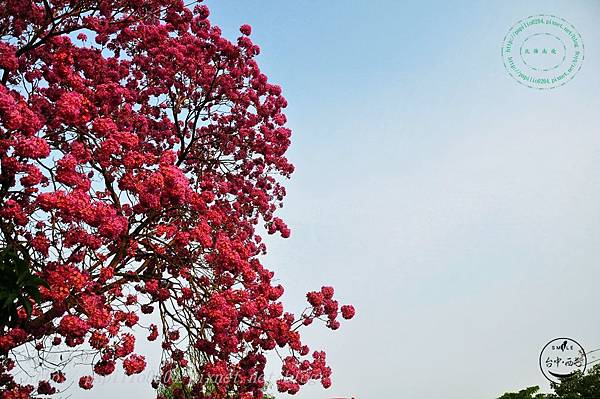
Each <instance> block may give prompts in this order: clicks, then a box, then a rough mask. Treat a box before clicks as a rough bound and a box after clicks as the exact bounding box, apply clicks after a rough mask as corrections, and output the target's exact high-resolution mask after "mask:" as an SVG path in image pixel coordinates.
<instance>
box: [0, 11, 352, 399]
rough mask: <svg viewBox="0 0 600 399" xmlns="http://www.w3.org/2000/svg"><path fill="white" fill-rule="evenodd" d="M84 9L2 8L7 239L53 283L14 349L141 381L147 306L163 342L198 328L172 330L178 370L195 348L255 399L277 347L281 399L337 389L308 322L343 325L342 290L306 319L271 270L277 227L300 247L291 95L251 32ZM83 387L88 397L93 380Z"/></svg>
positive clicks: (161, 14) (168, 365)
mask: <svg viewBox="0 0 600 399" xmlns="http://www.w3.org/2000/svg"><path fill="white" fill-rule="evenodd" d="M72 3H73V2H68V1H63V0H48V1H44V2H42V1H33V0H6V1H4V3H3V6H2V7H1V8H0V30H2V32H3V38H4V39H3V40H4V41H3V42H1V43H0V69H1V70H0V82H1V84H0V158H1V170H2V174H1V177H0V218H1V220H2V224H3V226H10V228H5V229H3V230H2V231H3V233H2V234H3V235H4V234H8V235H9V236H8V237H7V236H3V237H2V239H3V242H10V243H11V245H13V246H15V247H16V248H17V252H18V253H27V255H28V256H27V258H28V259H32V260H34V261H32V262H30V264H29V267H30V269H31V270H32V272H33V273H35V274H37V275H39V276H40V277H41V278H42V279H44V280H45V281H46V282H47V283H48V284H49V288H46V287H41V288H40V291H41V296H42V303H41V304H35V305H34V306H33V310H32V317H31V319H28V318H27V315H26V313H25V312H22V311H21V312H20V313H19V314H21V315H25V316H23V317H22V318H21V319H20V320H19V323H18V325H19V327H18V328H17V327H13V328H8V327H7V326H0V327H2V328H0V331H7V332H6V333H4V334H0V349H2V351H3V352H8V351H9V350H13V349H14V350H19V347H20V346H21V345H24V344H25V343H27V342H31V341H36V342H44V343H47V344H44V345H47V346H51V345H50V344H52V343H53V344H54V345H56V346H58V345H63V343H64V344H65V345H66V346H67V347H68V348H74V349H73V350H77V347H79V346H81V345H84V344H85V345H86V346H85V348H87V344H89V345H90V346H91V348H93V349H94V350H95V351H97V355H98V356H97V357H96V363H95V364H94V365H93V369H94V371H95V373H96V374H99V375H109V374H111V373H113V372H114V370H115V369H117V367H116V366H117V365H119V364H121V365H122V367H123V368H124V370H125V373H126V374H127V375H131V374H137V373H140V372H142V371H143V370H144V368H145V367H146V362H145V359H144V357H143V356H141V355H139V354H135V353H133V351H134V348H135V339H136V338H135V337H134V335H133V334H132V331H134V328H137V329H138V330H139V329H141V328H144V327H142V326H140V325H139V324H138V322H139V315H140V313H145V314H154V315H155V320H160V321H161V325H160V326H157V325H154V324H151V325H150V326H148V327H146V328H147V330H148V331H147V333H145V334H143V336H147V338H148V339H149V340H151V341H153V340H156V339H158V338H159V333H160V334H161V335H162V332H163V331H167V332H170V331H178V330H181V331H185V334H186V335H185V339H180V338H179V336H178V334H175V333H172V334H167V336H161V337H160V339H161V343H160V345H161V347H162V348H163V350H164V351H165V355H166V356H165V357H164V358H165V359H166V361H165V363H164V364H162V370H163V373H164V374H165V375H166V374H168V373H169V372H170V370H171V369H173V368H174V367H176V365H177V364H186V362H185V359H182V356H181V355H180V354H181V353H182V352H181V351H182V350H183V351H185V350H186V349H187V347H186V343H187V342H189V343H190V344H191V345H193V346H194V347H195V348H196V349H197V350H198V351H200V352H201V353H202V354H203V355H205V357H206V358H208V359H213V360H211V361H209V362H208V363H207V364H206V365H204V369H205V373H208V374H211V373H212V374H211V375H212V376H231V375H235V378H236V384H235V385H236V387H238V390H239V392H237V393H238V394H239V395H240V396H243V395H246V394H255V395H257V396H258V395H259V392H261V386H260V385H259V384H256V383H255V381H256V379H257V377H259V376H262V373H263V370H264V368H265V363H266V357H265V356H264V353H265V352H267V351H270V350H273V349H274V348H276V347H281V348H286V350H288V351H289V352H290V356H289V357H287V358H285V361H284V364H283V368H282V373H283V378H282V379H281V380H280V381H279V382H278V383H277V386H278V388H279V390H280V391H282V392H289V393H294V392H296V391H298V390H299V387H300V385H301V384H304V383H306V382H307V381H308V380H320V381H321V383H322V384H323V386H325V387H328V386H329V385H330V384H331V380H330V376H331V370H330V368H329V367H327V365H326V363H325V353H324V352H318V351H317V352H313V354H312V357H310V349H309V347H308V346H306V345H304V343H303V342H302V340H301V337H300V334H299V333H298V331H297V328H296V327H299V326H300V325H302V324H309V322H310V321H312V320H318V319H319V318H320V317H321V316H323V318H324V319H325V320H326V323H327V325H328V327H330V328H331V329H337V328H338V327H339V321H338V320H337V319H338V316H339V315H340V310H339V306H338V302H337V301H336V300H334V299H333V294H334V291H333V288H331V287H323V288H322V289H321V290H320V291H318V292H313V293H310V294H309V295H308V301H309V303H310V305H311V306H310V307H309V309H308V310H307V311H306V312H305V313H304V314H302V315H299V316H295V315H292V314H291V313H288V312H286V311H285V309H284V306H283V304H282V303H281V301H280V298H281V296H282V294H283V287H281V286H280V285H276V284H274V283H273V277H274V273H273V272H271V271H269V270H268V269H266V268H265V267H264V266H263V265H262V264H261V262H260V260H259V256H260V255H262V254H264V253H265V252H266V246H265V244H264V243H263V242H262V239H261V237H260V236H259V233H260V232H261V231H263V230H262V228H263V227H264V228H265V229H266V231H267V232H268V233H269V234H280V235H281V236H282V237H289V236H290V229H289V228H288V227H287V225H286V224H285V222H284V221H283V220H282V219H280V218H279V217H277V216H276V210H277V209H278V208H279V207H280V206H281V204H282V201H283V198H284V196H285V188H284V187H283V186H282V184H281V181H282V179H284V178H288V177H289V176H290V175H291V173H292V172H293V170H294V167H293V166H292V165H291V164H290V162H289V161H288V160H287V158H286V157H285V153H286V150H287V149H288V146H289V145H290V137H291V131H290V130H289V129H288V128H286V127H285V126H284V125H285V123H286V117H285V115H284V114H283V110H284V108H285V107H286V106H287V101H286V99H285V98H284V97H283V96H282V90H281V88H280V87H279V86H277V85H274V84H272V83H270V82H269V81H268V79H267V77H266V76H265V75H264V74H262V73H261V72H260V69H259V67H258V65H257V63H256V60H255V59H254V57H255V56H256V55H257V54H258V53H259V48H258V46H257V45H255V44H254V43H253V42H252V40H251V39H250V38H249V37H248V35H250V34H251V28H250V26H248V25H243V26H242V27H241V28H240V31H241V33H242V36H240V37H239V38H238V39H237V41H236V42H230V41H229V40H227V39H225V38H224V37H222V36H221V30H220V29H219V27H217V26H214V25H212V24H211V23H210V22H209V20H208V19H207V18H208V16H209V10H208V8H207V7H206V6H204V5H202V6H197V7H195V8H194V9H193V10H190V9H188V8H186V7H185V6H184V3H183V1H181V0H149V1H128V0H117V1H102V2H97V1H88V2H79V3H81V4H79V3H77V4H78V7H77V8H76V9H74V8H72V7H71V4H72ZM84 29H85V31H86V33H87V35H86V34H84V33H83V32H82V30H84ZM341 313H342V316H343V317H344V318H350V317H352V316H353V315H354V311H353V308H352V310H351V309H350V308H349V307H342V308H341ZM159 314H160V316H161V317H160V318H159V317H158V315H159ZM306 320H308V321H306ZM54 326H57V328H54ZM4 327H7V328H6V329H5V328H4ZM45 337H50V338H51V339H49V340H44V339H43V338H45ZM68 348H66V349H68ZM157 348H158V344H157ZM40 349H41V350H44V349H48V348H45V347H41V348H40ZM60 349H61V350H64V349H65V348H63V347H61V348H60ZM56 350H58V348H57V349H56ZM67 355H68V354H66V355H65V356H67ZM307 356H308V357H307ZM36 359H37V358H36ZM224 359H226V360H224ZM10 362H11V359H9V358H8V357H6V356H3V357H0V379H2V381H4V382H3V385H2V386H1V387H0V396H2V395H4V396H2V397H10V395H8V393H9V392H15V395H17V394H20V393H21V392H32V390H33V386H20V385H19V384H18V383H16V382H15V381H14V380H13V377H12V374H11V368H10V367H9V366H8V365H9V364H10ZM64 378H65V377H64V375H62V374H53V377H52V380H53V382H62V381H64ZM74 378H76V376H74ZM164 381H170V380H169V379H168V378H166V379H165V380H164ZM194 382H195V381H192V382H191V383H190V384H193V383H194ZM79 385H80V387H82V388H83V389H91V388H92V386H93V377H92V376H84V377H81V378H80V380H79ZM52 389H53V388H52V387H51V386H50V385H49V382H46V381H44V382H43V383H41V384H40V385H38V390H40V392H50V391H52ZM199 389H200V390H201V387H198V386H196V387H195V388H194V390H195V391H198V390H199ZM7 395H8V396H7ZM11 395H12V394H11ZM219 395H220V396H219ZM224 395H225V393H224V392H219V393H215V394H214V395H213V397H214V398H215V399H217V398H220V397H224ZM243 397H246V396H243Z"/></svg>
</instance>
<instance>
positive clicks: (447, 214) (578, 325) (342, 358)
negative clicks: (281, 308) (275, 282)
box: [75, 0, 600, 399]
mask: <svg viewBox="0 0 600 399" xmlns="http://www.w3.org/2000/svg"><path fill="white" fill-rule="evenodd" d="M206 4H208V5H209V7H210V8H211V12H212V14H211V17H210V19H211V21H212V22H213V23H215V24H217V25H219V26H221V27H222V29H223V31H224V34H225V36H227V37H228V38H230V39H232V40H233V39H235V38H236V37H237V36H238V28H239V26H240V25H241V24H243V23H248V24H250V25H252V27H253V34H252V39H253V40H254V41H255V42H256V43H257V44H259V45H260V46H261V49H262V54H261V55H260V57H259V62H260V65H261V68H262V69H263V71H264V72H265V73H266V74H267V75H268V76H269V78H270V80H271V81H272V82H275V83H278V84H281V85H282V87H283V88H284V95H285V96H286V98H287V99H288V102H289V107H288V109H287V116H288V119H289V127H290V128H292V129H293V131H294V136H293V145H292V147H291V149H290V151H289V157H290V159H291V160H292V161H293V163H294V164H295V165H296V172H295V173H294V175H293V178H292V179H291V180H290V181H289V182H288V183H287V187H288V197H287V201H286V207H285V208H284V210H283V211H282V213H281V215H282V216H283V217H284V218H285V220H286V221H287V222H288V224H289V225H290V227H291V228H292V237H291V238H290V239H287V240H283V239H269V244H270V253H269V255H268V256H267V257H266V259H265V264H266V265H268V266H269V267H270V268H271V269H272V270H274V271H276V273H277V276H278V279H279V281H280V282H281V283H282V284H283V285H284V286H285V287H286V294H285V296H284V299H285V301H286V305H287V307H288V310H293V311H300V310H302V309H303V307H304V304H305V294H306V292H307V291H309V290H314V289H318V288H319V287H320V286H321V285H323V284H328V285H329V284H330V285H333V286H334V287H335V288H336V293H337V297H338V299H339V300H340V301H341V302H342V303H352V304H354V305H355V306H356V308H357V316H356V318H355V319H354V320H352V321H350V322H347V323H343V325H342V328H341V329H340V330H338V331H331V330H328V329H326V328H325V327H324V326H319V325H313V326H311V327H310V328H309V329H307V330H305V332H304V340H305V342H306V343H308V344H310V345H311V347H312V348H313V349H324V350H325V351H326V352H327V356H328V360H329V363H330V365H331V367H332V368H333V370H334V374H333V386H332V387H331V388H330V389H329V390H324V389H323V388H321V387H320V386H319V385H311V386H307V387H305V388H304V389H303V390H302V391H301V392H300V393H299V394H298V395H296V397H297V398H299V399H318V398H324V399H325V398H332V397H355V398H357V399H375V398H377V399H387V398H390V399H391V398H399V397H401V398H405V399H420V398H426V397H434V398H445V399H482V398H496V397H497V396H500V395H501V394H502V393H504V392H505V391H508V390H517V389H521V388H524V387H526V386H530V385H540V386H542V387H543V389H545V390H547V389H548V383H547V382H546V381H545V379H544V377H543V376H542V374H541V372H540V370H539V367H538V356H539V352H540V350H541V349H542V347H543V346H544V345H545V344H546V342H548V341H550V340H551V339H553V338H555V337H561V336H567V337H571V338H574V339H576V340H577V341H579V343H581V344H582V346H583V347H584V348H585V349H586V350H591V349H597V348H600V314H599V313H598V303H599V302H600V289H599V286H600V267H599V265H598V261H599V259H600V173H599V172H600V128H599V127H598V126H599V125H600V121H599V120H598V119H599V116H600V112H599V111H598V110H599V109H600V75H599V74H598V71H600V59H599V56H600V25H599V24H598V20H599V19H600V1H598V0H579V1H567V0H564V1H549V0H543V1H542V0H539V1H535V0H530V1H527V2H521V1H452V2H445V1H422V0H421V1H396V0H387V1H383V0H381V1H341V0H331V1H301V0H296V1H275V0H273V1H269V0H253V1H248V0H245V1H242V0H237V1H234V0H208V1H207V2H206ZM532 14H554V15H557V16H560V17H563V18H565V19H567V20H568V21H569V22H571V23H572V24H573V25H574V26H575V27H576V28H577V29H578V31H579V32H580V34H581V36H582V38H583V42H584V44H585V61H584V63H583V67H582V69H581V71H580V72H579V73H578V74H577V76H576V77H575V79H574V80H573V81H571V82H569V83H568V84H566V85H565V86H563V87H560V88H558V89H554V90H542V91H539V90H533V89H529V88H526V87H524V86H522V85H520V84H518V83H517V82H516V81H515V80H513V79H512V78H511V77H510V76H509V75H508V74H507V72H506V71H505V70H504V67H503V63H502V58H501V56H500V47H501V42H502V39H503V38H504V35H505V34H506V33H507V31H508V29H509V28H510V27H511V26H512V25H513V24H514V23H515V22H517V21H518V20H520V19H522V18H524V17H527V16H529V15H532ZM151 348H152V349H151ZM148 350H154V351H156V348H154V347H148ZM140 352H143V350H142V351H140ZM150 359H151V356H150ZM278 369H279V364H278V363H277V362H274V364H273V365H272V367H271V369H270V370H271V371H272V372H273V373H275V372H277V371H278ZM271 371H270V372H271ZM275 379H276V378H275V376H273V380H275ZM96 386H97V387H98V389H94V390H93V391H92V392H91V394H90V395H87V396H88V397H97V398H104V397H107V396H109V395H112V396H113V397H125V396H127V395H133V394H135V395H136V396H138V397H151V396H150V394H151V391H150V388H149V386H148V383H147V381H141V382H139V383H133V382H129V383H120V382H114V383H110V384H104V385H102V384H96ZM146 392H147V394H146ZM75 396H76V397H77V396H78V394H77V392H75ZM278 397H280V398H285V397H287V396H286V395H278Z"/></svg>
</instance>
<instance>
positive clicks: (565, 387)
mask: <svg viewBox="0 0 600 399" xmlns="http://www.w3.org/2000/svg"><path fill="white" fill-rule="evenodd" d="M552 388H553V389H554V393H550V394H542V393H538V391H539V390H540V388H539V387H529V388H526V389H523V390H522V391H519V392H517V393H505V394H504V395H502V396H500V397H499V398H498V399H600V364H597V365H595V366H594V367H593V368H592V369H591V370H590V371H589V372H588V373H587V374H585V375H584V374H582V373H577V374H575V375H574V376H573V377H570V378H567V379H565V380H563V381H562V382H561V383H560V384H559V385H553V386H552Z"/></svg>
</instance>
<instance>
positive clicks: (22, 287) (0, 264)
mask: <svg viewBox="0 0 600 399" xmlns="http://www.w3.org/2000/svg"><path fill="white" fill-rule="evenodd" d="M42 285H43V286H45V287H48V284H47V283H46V282H45V281H44V280H42V279H41V278H40V277H38V276H36V275H35V274H32V273H31V270H30V268H29V267H28V266H27V262H26V261H25V260H23V259H21V258H20V257H19V255H18V254H17V253H16V252H15V251H13V250H11V249H9V248H4V249H2V250H0V326H14V325H15V323H16V321H17V320H18V317H17V310H18V308H19V307H20V306H23V308H24V309H25V312H27V317H31V311H32V310H33V306H32V304H31V299H33V300H34V301H35V302H37V303H39V302H40V301H41V297H40V290H39V287H40V286H42Z"/></svg>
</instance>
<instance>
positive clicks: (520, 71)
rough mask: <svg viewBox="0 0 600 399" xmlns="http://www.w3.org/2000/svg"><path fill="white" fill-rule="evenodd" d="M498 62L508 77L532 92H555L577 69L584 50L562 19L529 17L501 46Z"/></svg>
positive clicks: (549, 16) (567, 23) (576, 36)
mask: <svg viewBox="0 0 600 399" xmlns="http://www.w3.org/2000/svg"><path fill="white" fill-rule="evenodd" d="M501 50H502V60H503V62H504V68H505V69H506V71H507V72H508V74H509V75H510V76H512V77H513V79H515V80H516V81H517V82H519V83H520V84H522V85H524V86H527V87H530V88H532V89H540V90H541V89H555V88H557V87H560V86H562V85H564V84H565V83H567V82H569V81H570V80H571V79H573V77H575V75H576V74H577V72H579V70H580V69H581V65H582V64H583V58H584V46H583V40H582V39H581V35H580V34H579V32H577V29H575V27H574V26H573V25H571V24H570V23H569V22H568V21H567V20H565V19H564V18H560V17H556V16H554V15H544V14H540V15H532V16H530V17H527V18H525V19H522V20H520V21H519V22H517V23H516V24H514V25H513V26H512V27H511V28H510V29H509V30H508V33H507V34H506V36H505V37H504V40H503V42H502V49H501Z"/></svg>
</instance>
